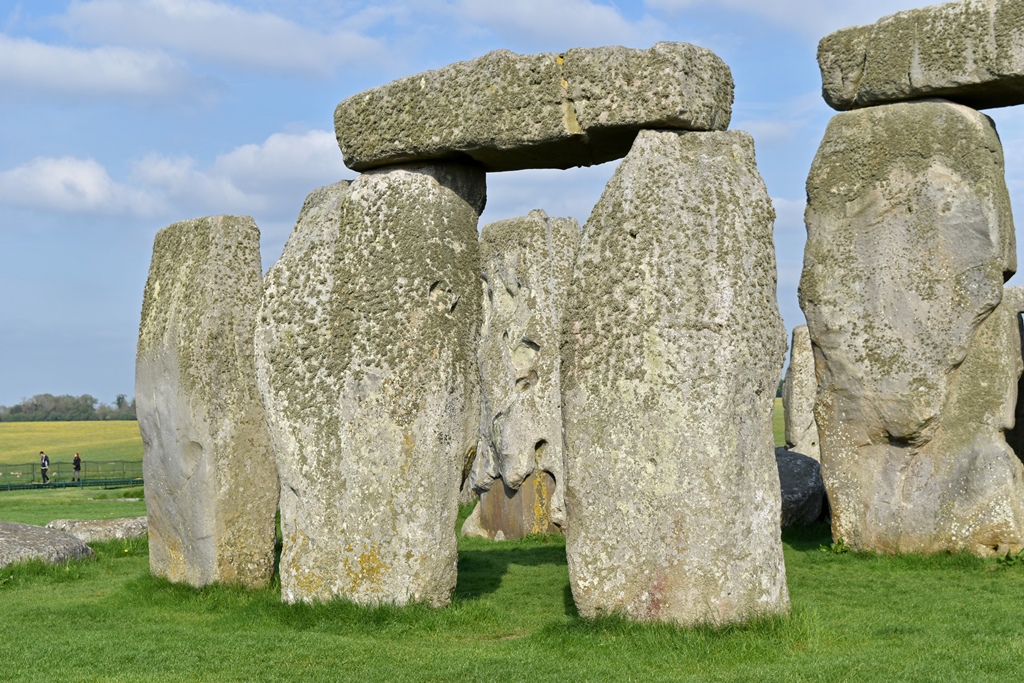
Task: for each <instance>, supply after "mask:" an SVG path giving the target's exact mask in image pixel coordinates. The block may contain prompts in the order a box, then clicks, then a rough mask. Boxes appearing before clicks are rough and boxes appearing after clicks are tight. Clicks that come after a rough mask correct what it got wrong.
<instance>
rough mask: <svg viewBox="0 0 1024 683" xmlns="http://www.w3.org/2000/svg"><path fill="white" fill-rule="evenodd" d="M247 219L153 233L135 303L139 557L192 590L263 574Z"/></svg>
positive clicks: (266, 465)
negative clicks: (145, 550)
mask: <svg viewBox="0 0 1024 683" xmlns="http://www.w3.org/2000/svg"><path fill="white" fill-rule="evenodd" d="M259 247H260V234H259V229H258V228H257V227H256V224H255V223H254V222H253V220H252V219H251V218H249V217H248V216H213V217H208V218H198V219H194V220H187V221H182V222H180V223H174V224H173V225H170V226H168V227H166V228H164V229H163V230H161V231H160V232H159V233H157V236H156V241H155V243H154V245H153V260H152V263H151V265H150V269H149V279H148V280H147V281H146V290H145V294H144V297H143V302H142V324H141V325H140V327H139V345H138V355H137V358H136V365H135V396H136V401H137V404H136V405H137V408H138V417H139V430H140V431H141V432H142V443H143V447H144V458H143V461H142V465H143V467H142V469H143V474H144V476H145V481H146V512H147V515H148V517H149V565H150V570H151V571H152V572H153V574H155V575H157V576H164V577H167V578H168V579H170V580H171V581H174V582H180V583H188V584H191V585H193V586H203V585H206V584H209V583H212V582H215V581H219V582H225V583H240V584H243V585H245V586H252V587H258V586H265V585H267V584H268V583H269V582H270V578H271V575H272V574H273V571H274V544H275V538H276V529H275V520H274V518H275V516H276V513H277V500H278V483H277V470H276V468H275V466H274V456H273V452H272V450H271V446H270V439H269V436H268V434H267V427H266V420H265V418H264V413H263V407H262V405H261V404H260V396H259V393H258V392H257V390H256V371H255V366H254V362H253V326H254V325H255V322H256V311H257V308H258V306H259V299H260V294H261V292H262V285H261V281H262V269H261V267H260V248H259Z"/></svg>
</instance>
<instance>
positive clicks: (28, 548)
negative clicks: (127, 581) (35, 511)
mask: <svg viewBox="0 0 1024 683" xmlns="http://www.w3.org/2000/svg"><path fill="white" fill-rule="evenodd" d="M92 554H93V552H92V549H91V548H90V547H89V546H87V545H86V544H85V543H84V542H83V541H81V540H80V539H78V538H75V537H74V536H72V535H71V534H69V533H67V532H64V531H58V530H57V529H47V528H45V527H41V526H35V525H32V524H19V523H17V522H0V567H6V566H7V565H9V564H14V563H15V562H24V561H25V560H42V561H43V562H49V563H50V564H59V563H61V562H64V561H66V560H79V559H82V558H85V557H92Z"/></svg>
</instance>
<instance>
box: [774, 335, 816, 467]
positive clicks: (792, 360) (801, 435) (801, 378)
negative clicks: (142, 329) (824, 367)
mask: <svg viewBox="0 0 1024 683" xmlns="http://www.w3.org/2000/svg"><path fill="white" fill-rule="evenodd" d="M817 392H818V380H817V378H815V376H814V351H813V350H812V349H811V335H810V333H808V331H807V325H797V326H796V327H794V328H793V343H792V345H791V346H790V350H789V367H788V368H786V381H785V382H783V384H782V407H783V414H784V415H785V420H786V444H787V445H788V446H789V447H790V448H791V449H792V450H794V451H796V452H797V453H803V454H804V455H806V456H808V457H811V458H814V459H815V460H821V454H820V448H819V447H818V423H817V422H815V421H814V399H815V395H816V394H817Z"/></svg>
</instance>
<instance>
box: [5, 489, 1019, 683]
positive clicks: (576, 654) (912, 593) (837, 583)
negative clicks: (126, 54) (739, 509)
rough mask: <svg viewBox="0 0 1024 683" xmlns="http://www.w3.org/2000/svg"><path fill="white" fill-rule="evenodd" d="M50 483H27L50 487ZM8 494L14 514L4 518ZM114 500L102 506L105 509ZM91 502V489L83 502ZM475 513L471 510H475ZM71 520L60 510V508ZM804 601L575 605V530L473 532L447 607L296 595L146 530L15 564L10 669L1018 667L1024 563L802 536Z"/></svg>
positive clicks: (13, 672) (195, 676) (890, 671)
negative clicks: (196, 581) (162, 565)
mask: <svg viewBox="0 0 1024 683" xmlns="http://www.w3.org/2000/svg"><path fill="white" fill-rule="evenodd" d="M52 494H53V492H49V491H36V492H32V495H35V496H38V497H42V496H45V495H52ZM4 500H5V497H4V495H3V494H0V518H5V517H7V516H8V515H7V514H6V512H5V510H6V509H7V508H6V507H5V506H3V501H4ZM102 502H103V501H95V502H92V503H90V505H97V504H100V503H102ZM67 505H68V507H67V508H66V510H72V511H73V510H76V509H77V510H79V511H82V510H84V509H85V508H78V507H77V506H80V505H85V503H84V502H83V501H74V500H72V501H69V502H68V504H67ZM466 512H468V510H463V515H462V516H463V517H464V516H465V514H466ZM61 516H64V515H63V514H62V515H61ZM784 540H785V554H786V564H787V570H788V580H789V586H790V592H791V596H792V601H793V614H792V616H791V617H790V618H788V619H776V620H771V621H767V622H763V623H759V624H754V625H751V626H745V627H733V628H727V629H724V630H719V631H715V630H711V629H694V630H682V629H676V628H673V627H670V626H665V625H643V624H630V623H626V622H623V621H619V620H615V619H610V620H602V621H597V622H588V621H585V620H582V619H580V618H579V617H578V616H577V615H576V613H575V610H574V608H573V605H572V599H571V594H570V591H569V582H568V571H567V568H566V562H565V544H564V541H563V540H562V539H561V538H560V537H536V538H530V539H527V540H524V541H511V542H504V543H494V542H490V541H485V540H481V539H462V541H461V542H460V546H459V548H460V550H459V582H458V587H457V589H456V595H455V599H454V601H453V602H452V604H451V605H450V606H449V607H447V608H444V609H440V610H432V609H429V608H426V607H422V606H413V607H409V608H405V609H397V608H389V607H385V608H379V609H365V608H358V607H355V606H352V605H350V604H347V603H344V602H340V601H336V602H333V603H329V604H325V605H316V606H308V605H283V604H281V603H280V589H279V587H277V586H274V587H272V588H270V589H267V590H262V591H254V592H247V591H244V590H241V589H237V588H226V587H219V586H215V587H208V588H204V589H201V590H196V589H192V588H188V587H184V586H174V585H171V584H169V583H167V582H166V581H163V580H159V579H155V578H153V577H151V576H150V575H149V571H148V558H147V554H146V553H147V546H146V543H145V542H144V541H133V542H126V543H121V542H113V543H109V544H100V545H97V546H96V550H97V554H98V558H97V559H96V560H92V561H84V562H72V563H68V564H65V565H60V566H57V567H47V566H44V565H41V564H38V563H30V564H27V565H19V566H16V567H9V568H7V569H4V570H0V604H2V605H3V619H0V639H2V642H3V643H4V646H5V647H4V658H3V662H2V664H0V678H2V679H5V680H19V681H53V680H62V681H93V680H109V681H146V680H152V681H176V680H180V681H194V680H199V681H205V680H209V681H214V680H217V681H219V680H237V681H248V680H267V681H275V680H282V681H283V680H298V681H334V680H342V681H463V680H465V681H630V680H632V681H886V682H889V681H897V680H898V681H940V680H941V681H986V680H991V681H1005V680H1016V679H1018V678H1019V676H1020V672H1021V666H1022V662H1024V628H1022V624H1021V617H1022V614H1024V612H1022V607H1021V606H1022V605H1024V568H1022V567H1019V566H1018V567H1004V566H1001V565H999V564H998V563H997V562H996V561H994V560H981V559H977V558H974V557H970V556H962V555H939V556H935V557H931V558H923V557H916V556H909V557H898V558H891V557H877V556H874V555H856V554H845V555H833V554H830V553H823V552H820V551H819V549H818V548H819V545H820V544H823V543H826V542H828V540H829V538H828V529H827V527H825V526H818V527H815V528H812V529H810V530H803V531H799V532H794V533H787V535H786V536H785V537H784Z"/></svg>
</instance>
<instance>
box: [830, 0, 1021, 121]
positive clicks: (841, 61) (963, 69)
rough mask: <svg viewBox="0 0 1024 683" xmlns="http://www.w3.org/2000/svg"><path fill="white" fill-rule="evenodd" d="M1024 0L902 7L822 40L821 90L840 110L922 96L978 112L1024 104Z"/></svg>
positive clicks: (987, 0) (833, 105)
mask: <svg viewBox="0 0 1024 683" xmlns="http://www.w3.org/2000/svg"><path fill="white" fill-rule="evenodd" d="M1022 25H1024V0H964V1H963V2H949V3H946V4H944V5H933V6H931V7H924V8H921V9H914V10H909V11H906V12H899V13H897V14H893V15H891V16H887V17H883V18H882V19H879V20H878V21H877V22H875V23H874V24H871V25H868V26H853V27H850V28H845V29H842V30H840V31H836V32H835V33H832V34H830V35H828V36H825V37H824V38H823V39H822V40H821V42H820V43H819V44H818V66H819V67H820V68H821V82H822V88H821V89H822V95H823V96H824V98H825V101H826V102H827V103H828V105H829V106H830V107H832V108H834V109H838V110H848V109H858V108H861V107H869V106H874V105H878V104H886V103H891V102H901V101H907V100H913V99H920V98H923V97H942V98H945V99H948V100H951V101H953V102H957V103H958V104H963V105H966V106H969V107H973V108H974V109H986V108H990V107H1006V106H1010V105H1014V104H1021V103H1024V40H1022V39H1021V30H1020V27H1021V26H1022Z"/></svg>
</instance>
